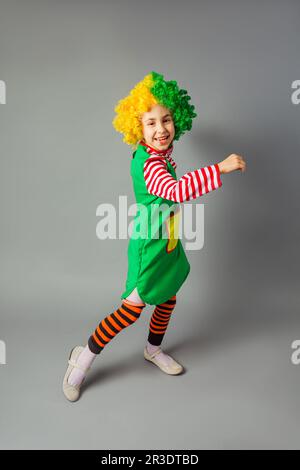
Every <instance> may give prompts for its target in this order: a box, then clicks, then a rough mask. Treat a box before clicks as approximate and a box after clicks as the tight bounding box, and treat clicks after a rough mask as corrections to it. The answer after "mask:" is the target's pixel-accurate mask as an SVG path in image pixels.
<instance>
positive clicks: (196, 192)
mask: <svg viewBox="0 0 300 470" xmlns="http://www.w3.org/2000/svg"><path fill="white" fill-rule="evenodd" d="M144 178H145V182H146V187H147V189H148V191H149V193H150V194H153V195H155V196H159V197H161V198H163V199H167V200H169V201H174V202H183V201H189V200H190V199H196V198H198V197H201V196H203V195H204V194H206V193H209V192H211V191H213V190H214V189H217V188H220V187H221V186H222V181H221V178H220V169H219V165H218V164H217V163H216V164H214V165H208V166H205V167H203V168H200V169H199V170H194V171H190V172H189V173H186V174H185V175H183V176H182V177H181V178H180V179H179V180H178V181H177V180H176V179H174V178H173V177H172V175H171V174H170V173H169V172H168V170H167V162H166V160H165V158H164V157H159V156H157V155H156V156H153V157H149V158H147V160H146V161H145V163H144Z"/></svg>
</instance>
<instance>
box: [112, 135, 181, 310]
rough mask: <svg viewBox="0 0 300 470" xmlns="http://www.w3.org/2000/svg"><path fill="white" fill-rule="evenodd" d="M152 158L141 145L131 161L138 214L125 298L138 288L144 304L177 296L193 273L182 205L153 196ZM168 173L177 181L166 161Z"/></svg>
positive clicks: (130, 247) (129, 249) (131, 243)
mask: <svg viewBox="0 0 300 470" xmlns="http://www.w3.org/2000/svg"><path fill="white" fill-rule="evenodd" d="M149 157H150V155H149V153H148V152H147V150H146V147H145V146H144V145H141V144H139V145H138V147H137V149H136V150H135V152H134V153H133V158H132V160H131V169H130V174H131V177H132V180H133V187H134V193H135V198H136V204H137V213H136V215H135V217H134V221H133V229H132V234H131V238H130V240H129V243H128V250H127V255H128V272H127V280H126V288H125V291H124V292H123V294H122V295H121V299H124V298H126V297H128V296H129V294H131V292H132V291H133V290H134V289H135V287H137V290H138V294H139V296H140V298H141V299H142V300H143V302H144V303H147V304H150V305H158V304H161V303H164V302H166V301H167V300H169V299H170V298H171V297H173V296H174V295H175V294H176V293H177V292H178V290H179V289H180V287H181V285H182V284H183V283H184V281H185V279H186V278H187V276H188V274H189V272H190V264H189V262H188V259H187V257H186V254H185V252H184V249H183V246H182V244H181V241H180V239H179V237H178V228H179V217H180V204H179V203H177V202H173V201H169V200H167V199H163V198H161V197H158V196H155V195H153V194H150V193H149V191H148V189H147V187H146V182H145V179H144V163H145V161H146V160H147V158H149ZM166 162H167V170H168V172H169V173H170V174H171V176H172V177H173V178H174V179H176V180H177V177H176V173H175V169H174V168H173V166H172V165H171V163H170V162H169V161H168V160H167V159H166Z"/></svg>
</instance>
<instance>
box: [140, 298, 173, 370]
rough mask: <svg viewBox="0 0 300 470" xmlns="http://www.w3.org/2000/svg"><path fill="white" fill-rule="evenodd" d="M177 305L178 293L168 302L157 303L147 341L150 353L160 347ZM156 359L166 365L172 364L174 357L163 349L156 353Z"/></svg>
mask: <svg viewBox="0 0 300 470" xmlns="http://www.w3.org/2000/svg"><path fill="white" fill-rule="evenodd" d="M175 305H176V295H174V296H173V297H171V298H170V299H169V300H168V301H167V302H164V303H163V304H159V305H156V307H155V309H154V312H153V314H152V316H151V320H150V325H149V335H148V342H147V351H148V353H149V354H153V353H154V352H155V351H156V350H157V349H159V347H160V345H161V343H162V340H163V338H164V335H165V333H166V330H167V328H168V325H169V321H170V318H171V314H172V312H173V310H174V308H175ZM156 359H157V360H158V361H159V362H162V363H163V364H164V365H166V366H169V365H171V364H172V362H173V359H172V358H171V357H170V356H168V355H167V354H165V353H163V352H162V351H161V352H160V353H159V354H157V355H156Z"/></svg>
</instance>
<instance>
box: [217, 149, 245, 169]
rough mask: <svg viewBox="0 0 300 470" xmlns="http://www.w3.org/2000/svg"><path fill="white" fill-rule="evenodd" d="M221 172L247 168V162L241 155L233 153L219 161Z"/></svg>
mask: <svg viewBox="0 0 300 470" xmlns="http://www.w3.org/2000/svg"><path fill="white" fill-rule="evenodd" d="M218 165H219V169H220V173H231V172H232V171H235V170H241V171H242V172H244V171H245V170H246V162H245V161H244V159H243V157H242V156H241V155H237V154H236V153H232V154H231V155H229V157H227V158H225V160H223V161H222V162H220V163H218Z"/></svg>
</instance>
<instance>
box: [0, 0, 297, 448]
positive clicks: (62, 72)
mask: <svg viewBox="0 0 300 470" xmlns="http://www.w3.org/2000/svg"><path fill="white" fill-rule="evenodd" d="M0 5H1V13H0V66H1V67H0V79H1V80H5V82H6V85H7V104H6V105H1V106H0V128H1V185H0V191H1V197H0V203H1V232H0V238H1V245H0V249H1V279H0V281H1V330H0V331H1V332H0V339H2V340H4V341H5V342H6V347H7V364H6V365H1V366H0V380H1V401H0V415H1V431H0V433H1V437H0V446H1V448H6V449H17V448H18V449H42V448H43V449H46V448H47V449H48V448H49V449H75V448H81V449H92V448H93V449H111V450H112V449H118V448H119V449H229V448H240V449H246V448H273V449H275V448H300V445H299V435H300V434H299V417H300V411H299V410H300V406H299V404H300V393H299V387H300V365H299V366H296V365H293V364H292V363H291V354H292V349H291V343H292V342H293V341H294V340H296V339H300V319H299V250H298V240H299V220H298V201H299V169H300V164H299V119H300V105H298V106H296V105H293V104H292V102H291V93H292V91H291V83H292V82H293V81H294V80H299V79H300V69H299V50H300V37H299V20H300V5H299V2H298V1H296V0H295V1H291V0H290V1H286V2H283V1H276V0H270V1H266V0H264V1H251V2H250V1H228V0H227V1H221V0H219V1H216V0H214V1H212V0H210V1H208V0H207V1H196V0H193V1H192V0H187V1H184V2H179V1H178V0H177V1H172V2H170V1H169V0H163V1H155V0H151V1H147V2H146V1H143V0H139V1H137V0H135V1H133V0H130V1H124V0H122V1H121V0H119V1H116V0H112V1H110V2H108V1H85V2H80V1H72V0H70V1H66V0H63V1H62V0H60V1H37V0H36V1H33V0H26V1H13V0H9V1H1V2H0ZM152 70H155V71H157V72H159V73H162V74H164V75H165V78H166V79H168V80H172V79H175V80H177V81H178V83H179V84H180V86H181V87H182V88H185V89H187V90H188V92H189V94H190V95H191V97H192V103H193V104H194V105H195V106H196V111H197V113H198V117H197V118H196V119H195V120H194V124H193V130H192V132H191V133H187V134H186V135H185V136H183V137H182V139H181V140H180V142H177V143H176V145H175V150H174V153H173V157H174V159H175V160H176V162H177V163H178V168H177V175H178V176H182V175H183V174H184V173H186V172H187V171H190V170H193V169H195V168H199V167H201V166H204V165H206V164H211V163H216V162H220V161H222V160H223V159H224V158H225V157H226V156H228V155H229V154H230V153H233V152H234V153H239V154H241V155H243V157H244V158H245V160H246V162H247V171H246V172H245V173H244V174H241V173H240V172H234V173H231V174H230V175H223V176H222V181H223V187H222V188H221V189H219V190H217V191H214V192H213V193H211V194H209V195H206V196H204V197H203V198H202V200H199V199H198V200H197V201H193V202H192V204H194V203H203V204H205V242H204V247H203V249H202V250H199V251H194V252H191V251H189V252H187V256H188V258H189V261H190V263H191V273H190V276H189V278H188V280H187V281H186V283H185V284H184V285H183V287H182V289H181V290H180V293H178V301H177V306H176V310H175V311H174V315H173V318H172V322H170V325H169V329H168V332H167V334H166V337H165V340H164V343H163V346H164V349H165V350H166V352H168V353H170V354H171V355H173V356H174V357H175V358H176V359H177V360H178V361H179V362H180V363H181V364H183V365H184V367H185V369H186V372H185V374H183V375H181V376H177V377H172V376H168V375H166V374H164V373H163V372H161V371H160V370H159V369H158V368H157V367H156V366H154V365H153V364H151V363H149V362H146V361H145V359H144V358H143V348H144V345H145V342H146V339H147V334H148V324H149V319H150V315H151V313H152V307H151V306H149V305H148V306H147V307H146V308H145V309H144V311H143V314H142V316H141V318H140V319H139V321H138V322H137V323H136V324H135V325H134V326H132V327H131V328H128V329H127V330H125V331H124V332H122V333H121V334H120V335H119V336H118V337H117V338H115V339H114V340H113V342H112V343H110V344H109V345H108V346H107V348H106V349H105V350H104V351H103V353H102V354H101V357H99V358H97V359H96V361H95V362H94V364H93V369H92V370H91V371H90V373H89V376H88V377H87V379H86V382H85V386H84V388H83V393H82V397H81V399H80V400H79V401H78V402H76V403H70V402H68V401H67V400H66V399H65V397H64V395H63V393H62V388H61V386H62V379H63V376H64V373H65V370H66V366H67V359H68V355H69V351H70V349H71V348H72V347H73V346H75V345H76V344H82V345H85V344H86V341H87V339H88V337H89V335H90V334H91V333H92V332H93V330H94V328H95V327H96V326H97V324H98V323H99V321H100V320H101V319H102V318H103V317H104V316H106V315H107V314H109V313H112V312H113V310H114V309H116V308H117V307H118V306H119V305H120V296H121V293H122V292H123V289H124V287H125V279H126V273H127V251H126V250H127V244H128V240H118V239H117V240H103V241H101V240H99V239H98V238H97V237H96V224H97V222H98V218H97V217H96V208H97V206H98V205H99V204H101V203H104V202H106V203H111V204H114V205H115V206H116V207H118V198H119V195H126V194H127V195H128V202H129V204H131V203H133V202H134V195H133V190H132V186H131V178H130V174H129V165H130V158H131V153H130V147H129V146H127V145H126V144H124V143H123V142H122V135H121V134H118V133H117V132H115V130H114V129H113V127H112V124H111V121H112V119H113V117H114V106H115V105H116V104H117V101H118V100H119V99H121V98H123V97H124V96H126V95H127V94H128V92H129V91H130V89H131V88H132V87H133V86H134V85H135V84H136V83H137V82H138V81H139V80H141V79H142V78H143V77H144V76H145V75H146V74H147V73H149V72H150V71H152Z"/></svg>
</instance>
